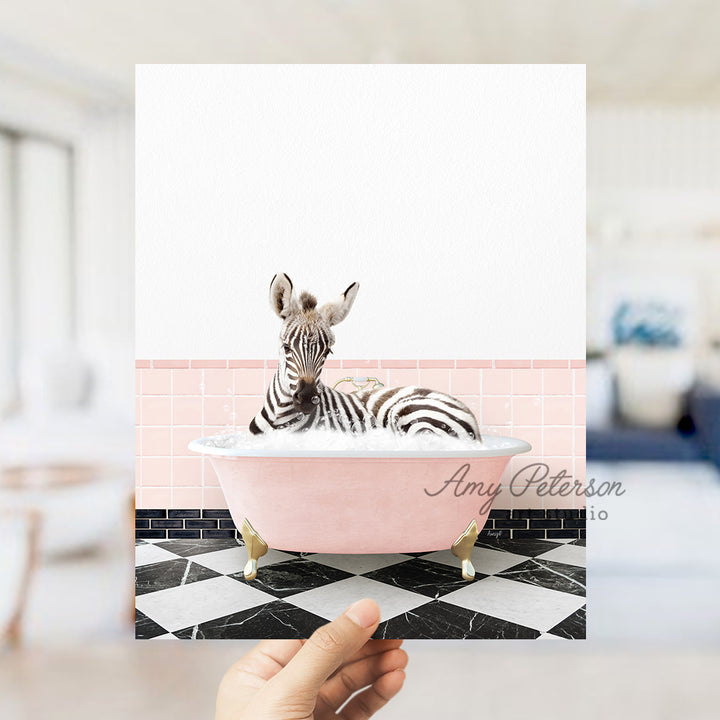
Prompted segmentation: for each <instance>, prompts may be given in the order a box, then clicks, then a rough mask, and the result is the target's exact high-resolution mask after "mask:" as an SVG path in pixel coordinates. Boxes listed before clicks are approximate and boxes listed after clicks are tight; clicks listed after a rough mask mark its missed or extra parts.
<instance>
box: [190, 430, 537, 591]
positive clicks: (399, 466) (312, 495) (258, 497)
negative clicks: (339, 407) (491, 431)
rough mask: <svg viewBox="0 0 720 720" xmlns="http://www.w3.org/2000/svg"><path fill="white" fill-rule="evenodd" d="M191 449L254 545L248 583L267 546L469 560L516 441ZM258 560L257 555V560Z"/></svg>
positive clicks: (466, 566) (467, 566)
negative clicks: (397, 447)
mask: <svg viewBox="0 0 720 720" xmlns="http://www.w3.org/2000/svg"><path fill="white" fill-rule="evenodd" d="M208 441H211V439H210V438H202V439H199V440H195V441H193V442H192V443H190V449H191V450H193V451H195V452H199V453H203V454H206V455H209V456H210V459H211V461H212V464H213V467H214V468H215V471H216V472H217V475H218V478H219V479H220V484H221V486H222V489H223V492H224V494H225V498H226V500H227V504H228V507H229V509H230V513H231V515H232V517H233V520H234V521H235V524H236V525H237V527H238V528H242V534H243V539H244V540H245V544H246V546H247V547H248V554H249V561H248V566H247V567H246V577H248V578H252V577H255V573H256V571H257V559H258V558H259V557H261V556H262V555H263V554H264V553H265V552H266V551H267V548H268V547H272V548H275V549H277V550H293V551H297V552H309V553H405V552H429V551H433V550H446V549H452V551H453V552H454V553H455V554H456V555H457V556H458V558H460V560H461V561H462V565H463V576H464V577H466V579H472V577H473V576H474V571H473V570H472V564H471V562H470V557H469V554H470V552H471V550H472V545H473V544H474V541H475V539H476V538H477V534H478V532H479V530H481V529H482V527H483V526H484V524H485V521H486V519H487V516H488V513H489V511H490V506H491V504H492V499H493V493H494V492H495V490H496V489H497V486H498V484H499V482H500V479H501V476H502V473H503V471H504V469H505V467H506V465H507V463H508V461H509V459H510V457H512V456H513V455H516V454H518V453H523V452H527V451H528V450H530V449H531V446H530V444H529V443H526V442H525V441H523V440H518V439H516V438H509V437H500V436H486V437H485V438H483V445H482V446H481V447H480V448H478V449H477V450H472V451H464V450H463V451H456V450H453V451H437V450H432V451H418V452H402V451H362V452H357V453H353V452H347V451H342V452H338V451H327V452H310V451H307V450H297V451H290V452H288V451H287V450H283V451H282V454H280V453H279V452H278V451H272V450H246V449H242V450H238V449H229V448H219V447H212V446H210V445H209V444H205V443H207V442H208ZM254 555H255V556H256V557H253V556H254Z"/></svg>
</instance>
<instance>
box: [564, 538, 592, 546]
mask: <svg viewBox="0 0 720 720" xmlns="http://www.w3.org/2000/svg"><path fill="white" fill-rule="evenodd" d="M586 542H587V540H586V539H585V538H578V539H577V540H573V541H572V542H571V543H568V545H582V546H583V547H586V545H585V543H586Z"/></svg>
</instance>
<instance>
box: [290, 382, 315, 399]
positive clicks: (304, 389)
mask: <svg viewBox="0 0 720 720" xmlns="http://www.w3.org/2000/svg"><path fill="white" fill-rule="evenodd" d="M293 401H294V402H295V404H296V405H307V404H308V403H312V404H313V405H317V404H318V403H319V402H320V397H319V396H318V394H317V390H316V388H315V385H312V384H310V383H307V382H305V381H304V380H300V382H299V383H298V387H297V390H296V391H295V392H294V393H293Z"/></svg>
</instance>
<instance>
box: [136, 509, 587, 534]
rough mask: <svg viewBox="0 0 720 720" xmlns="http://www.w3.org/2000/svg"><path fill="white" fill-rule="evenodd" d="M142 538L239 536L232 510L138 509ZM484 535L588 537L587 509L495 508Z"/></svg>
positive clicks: (137, 514) (486, 524) (138, 532)
mask: <svg viewBox="0 0 720 720" xmlns="http://www.w3.org/2000/svg"><path fill="white" fill-rule="evenodd" d="M135 537H136V538H137V539H138V540H163V539H167V540H175V539H179V538H190V539H194V540H200V539H202V538H207V539H210V538H213V539H218V538H227V539H231V538H236V539H238V540H240V539H241V538H240V531H239V530H238V529H237V528H236V527H235V523H234V522H233V520H232V518H231V517H230V511H229V510H136V511H135ZM480 537H481V538H492V539H497V538H504V539H520V538H536V539H538V540H564V539H568V538H573V539H574V538H584V537H585V510H584V509H583V510H491V511H490V515H489V517H488V519H487V522H486V523H485V527H484V528H483V529H482V530H481V531H480Z"/></svg>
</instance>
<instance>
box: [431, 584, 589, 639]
mask: <svg viewBox="0 0 720 720" xmlns="http://www.w3.org/2000/svg"><path fill="white" fill-rule="evenodd" d="M443 601H444V602H448V603H452V604H453V605H459V606H460V607H464V608H467V609H468V610H474V611H475V612H481V613H485V614H486V615H492V616H493V617H496V618H500V619H502V620H509V621H510V622H514V623H518V624H519V625H524V626H525V627H529V628H534V629H535V630H540V632H547V631H548V630H550V628H552V627H555V625H557V624H558V623H559V622H560V621H561V620H564V619H565V618H566V617H567V616H568V615H572V613H574V612H575V611H576V610H577V609H578V608H580V607H582V606H583V605H584V604H585V598H584V597H579V596H577V595H570V594H569V593H561V592H558V591H557V590H548V589H547V588H541V587H537V586H536V585H529V584H528V583H522V582H516V581H514V580H506V579H505V578H499V577H488V578H483V579H482V580H476V581H475V582H473V583H470V584H469V585H468V586H467V587H464V588H461V589H460V590H455V591H454V592H451V593H448V594H447V595H444V596H443Z"/></svg>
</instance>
